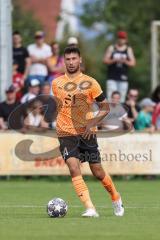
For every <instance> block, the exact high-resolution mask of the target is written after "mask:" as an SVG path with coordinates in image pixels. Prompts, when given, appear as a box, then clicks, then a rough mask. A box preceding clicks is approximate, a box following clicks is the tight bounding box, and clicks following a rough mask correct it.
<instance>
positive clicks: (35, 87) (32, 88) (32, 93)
mask: <svg viewBox="0 0 160 240" xmlns="http://www.w3.org/2000/svg"><path fill="white" fill-rule="evenodd" d="M39 92H40V82H39V80H38V79H32V80H31V81H30V83H29V88H28V92H27V93H26V94H25V95H24V96H23V97H22V98H21V103H26V102H29V101H31V100H32V99H34V98H35V97H37V96H38V95H39Z"/></svg>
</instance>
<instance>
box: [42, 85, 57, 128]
mask: <svg viewBox="0 0 160 240" xmlns="http://www.w3.org/2000/svg"><path fill="white" fill-rule="evenodd" d="M50 89H51V86H50V83H49V82H45V83H44V84H43V85H42V87H41V94H42V95H41V96H40V100H41V102H42V103H43V105H45V106H46V112H45V115H44V119H45V121H46V122H47V123H49V127H50V128H54V127H55V121H54V120H55V118H56V114H57V107H56V102H55V100H54V99H53V97H52V96H51V95H50V91H51V90H50Z"/></svg>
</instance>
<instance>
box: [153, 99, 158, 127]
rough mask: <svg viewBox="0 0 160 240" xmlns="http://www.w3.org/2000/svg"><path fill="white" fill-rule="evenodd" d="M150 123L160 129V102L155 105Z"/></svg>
mask: <svg viewBox="0 0 160 240" xmlns="http://www.w3.org/2000/svg"><path fill="white" fill-rule="evenodd" d="M152 123H153V125H154V126H155V129H156V130H158V131H160V102H159V103H158V104H157V105H156V107H155V110H154V112H153V116H152Z"/></svg>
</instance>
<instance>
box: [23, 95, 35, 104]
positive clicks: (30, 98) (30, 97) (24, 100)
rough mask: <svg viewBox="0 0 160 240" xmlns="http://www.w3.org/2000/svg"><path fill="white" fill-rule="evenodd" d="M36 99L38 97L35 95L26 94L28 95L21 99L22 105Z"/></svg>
mask: <svg viewBox="0 0 160 240" xmlns="http://www.w3.org/2000/svg"><path fill="white" fill-rule="evenodd" d="M35 97H36V95H35V94H33V93H26V94H25V95H24V96H23V97H22V98H21V103H26V102H29V101H30V100H32V99H34V98H35Z"/></svg>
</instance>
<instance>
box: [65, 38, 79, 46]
mask: <svg viewBox="0 0 160 240" xmlns="http://www.w3.org/2000/svg"><path fill="white" fill-rule="evenodd" d="M67 45H68V46H72V47H78V39H77V38H76V37H69V38H68V40H67Z"/></svg>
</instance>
